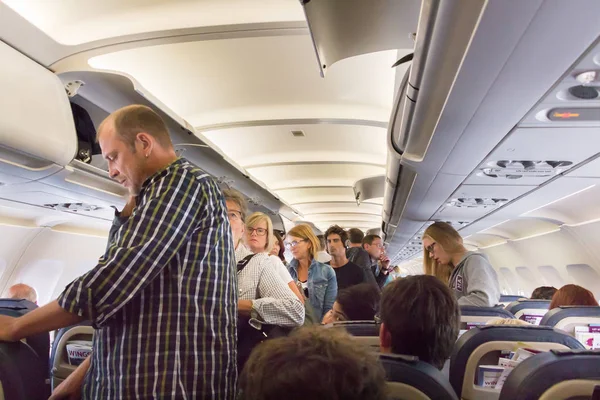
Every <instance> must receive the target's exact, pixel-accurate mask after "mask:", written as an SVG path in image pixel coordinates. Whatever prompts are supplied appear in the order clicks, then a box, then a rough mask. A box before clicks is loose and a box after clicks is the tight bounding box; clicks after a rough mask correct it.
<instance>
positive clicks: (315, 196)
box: [275, 187, 383, 207]
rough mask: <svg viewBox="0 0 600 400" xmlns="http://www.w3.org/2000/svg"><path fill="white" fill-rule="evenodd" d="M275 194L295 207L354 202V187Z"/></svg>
mask: <svg viewBox="0 0 600 400" xmlns="http://www.w3.org/2000/svg"><path fill="white" fill-rule="evenodd" d="M275 193H276V194H277V195H278V196H280V197H281V198H283V199H284V200H285V201H287V202H288V203H290V205H292V206H294V207H296V205H297V204H302V203H322V202H330V201H331V202H347V201H350V202H351V201H354V191H353V190H352V187H333V188H332V187H322V188H303V189H282V190H275ZM371 202H373V201H371ZM380 204H383V202H382V201H381V202H380Z"/></svg>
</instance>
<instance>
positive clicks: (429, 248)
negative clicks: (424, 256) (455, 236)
mask: <svg viewBox="0 0 600 400" xmlns="http://www.w3.org/2000/svg"><path fill="white" fill-rule="evenodd" d="M436 244H437V243H436V242H433V243H431V244H430V245H429V246H427V247H425V251H426V252H428V253H429V254H433V247H434V246H435V245H436Z"/></svg>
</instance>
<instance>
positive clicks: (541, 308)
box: [505, 299, 550, 325]
mask: <svg viewBox="0 0 600 400" xmlns="http://www.w3.org/2000/svg"><path fill="white" fill-rule="evenodd" d="M548 307H550V300H529V299H521V300H519V301H513V302H512V303H510V304H509V305H508V306H506V308H505V309H506V311H508V312H510V313H512V314H513V315H514V316H515V318H518V319H521V320H523V321H527V322H529V323H530V324H533V325H539V324H540V321H541V320H542V318H543V317H544V315H546V313H547V312H548Z"/></svg>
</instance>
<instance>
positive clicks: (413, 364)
mask: <svg viewBox="0 0 600 400" xmlns="http://www.w3.org/2000/svg"><path fill="white" fill-rule="evenodd" d="M379 362H380V363H381V365H382V366H383V369H384V370H385V374H386V381H387V386H388V395H389V398H390V399H396V400H429V399H449V400H450V399H458V398H457V396H456V393H454V390H453V389H452V386H450V383H449V382H448V379H447V378H446V377H445V376H444V375H443V374H442V373H441V372H440V371H439V370H437V369H436V368H435V367H434V366H432V365H430V364H427V363H426V362H423V361H419V358H418V357H413V356H402V355H395V354H381V355H380V356H379Z"/></svg>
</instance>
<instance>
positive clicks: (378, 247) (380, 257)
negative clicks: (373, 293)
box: [362, 235, 392, 288]
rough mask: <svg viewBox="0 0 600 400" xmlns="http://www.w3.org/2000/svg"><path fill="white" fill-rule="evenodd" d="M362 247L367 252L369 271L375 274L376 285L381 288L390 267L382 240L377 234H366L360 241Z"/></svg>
mask: <svg viewBox="0 0 600 400" xmlns="http://www.w3.org/2000/svg"><path fill="white" fill-rule="evenodd" d="M362 245H363V248H364V249H365V251H366V252H367V253H368V254H369V257H370V262H371V272H372V273H373V275H374V276H375V280H376V281H377V285H378V286H379V287H380V288H382V287H383V286H384V284H385V281H386V280H387V277H388V274H389V273H390V271H391V270H392V268H390V259H389V258H388V257H387V256H386V255H385V248H384V246H383V240H382V239H381V236H378V235H367V236H365V237H364V238H363V241H362Z"/></svg>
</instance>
